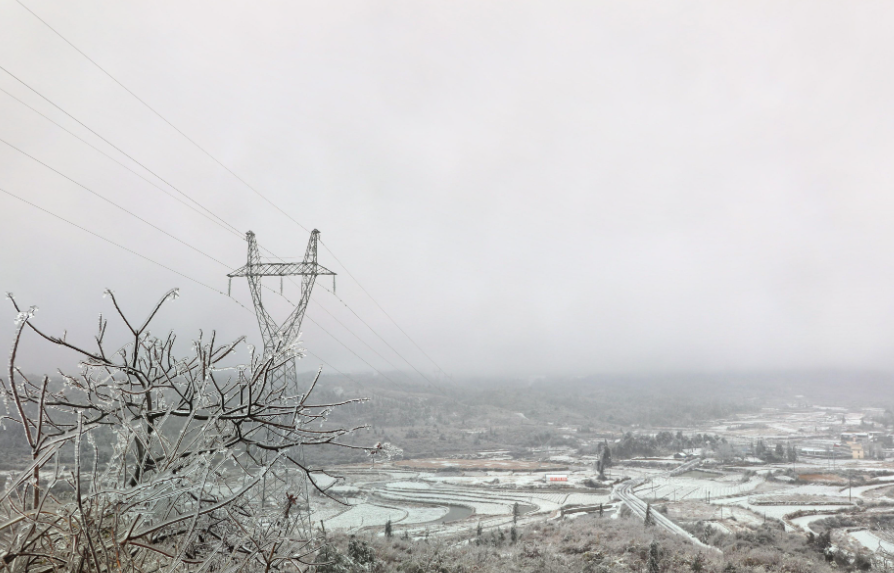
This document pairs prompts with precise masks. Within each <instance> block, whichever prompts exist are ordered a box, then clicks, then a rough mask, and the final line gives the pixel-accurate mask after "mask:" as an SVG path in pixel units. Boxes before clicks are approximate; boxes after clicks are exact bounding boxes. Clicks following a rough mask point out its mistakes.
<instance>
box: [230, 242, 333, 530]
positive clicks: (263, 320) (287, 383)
mask: <svg viewBox="0 0 894 573" xmlns="http://www.w3.org/2000/svg"><path fill="white" fill-rule="evenodd" d="M319 236H320V232H319V231H318V230H316V229H314V230H313V231H312V232H311V234H310V239H309V240H308V242H307V249H305V251H304V260H303V261H302V262H300V263H284V262H283V263H272V262H267V261H262V260H261V255H260V253H259V252H258V241H257V239H256V238H255V234H254V233H253V232H251V231H249V232H248V233H246V234H245V238H246V240H247V241H248V260H247V261H246V264H245V266H244V267H241V268H239V269H237V270H235V271H233V272H232V273H230V274H228V275H227V276H228V277H229V278H230V280H231V281H232V279H233V277H245V278H246V279H248V287H249V290H250V291H251V300H252V302H253V303H254V306H255V314H256V315H257V318H258V326H260V328H261V338H262V339H263V341H264V358H265V359H269V358H270V357H273V356H277V355H278V354H280V353H283V352H286V351H288V349H289V347H290V346H291V345H292V344H293V343H294V342H295V341H296V340H297V338H298V334H299V331H300V329H301V322H302V320H303V319H304V312H305V310H307V304H308V303H309V302H310V294H311V291H312V290H313V287H314V282H315V281H316V279H317V277H318V276H320V275H331V276H333V277H334V276H335V273H334V272H332V271H330V270H329V269H327V268H326V267H324V266H322V265H320V264H318V263H317V243H318V241H319ZM289 276H300V277H301V299H300V300H299V301H298V305H297V306H296V307H295V309H294V310H292V312H291V313H290V314H289V316H288V318H286V320H285V322H283V323H282V325H281V326H280V325H277V324H276V322H275V321H274V320H273V318H272V317H271V316H270V313H269V312H267V309H266V308H264V302H263V299H262V297H261V288H262V285H261V280H262V279H263V278H264V277H280V290H282V279H283V277H289ZM271 382H272V385H273V386H274V387H287V388H292V389H296V390H297V388H298V374H297V367H296V364H295V358H289V359H287V360H286V361H285V362H284V363H283V364H282V365H281V366H279V367H278V368H276V369H275V370H274V371H273V372H272V373H271ZM298 455H299V457H302V458H303V454H302V453H301V452H298ZM302 477H303V480H302V484H301V486H300V490H301V492H303V497H304V499H303V500H301V501H300V502H299V503H298V504H297V507H296V510H297V511H299V512H300V513H301V518H300V519H301V522H302V528H303V529H304V531H305V534H306V536H307V538H308V539H310V538H311V537H312V533H313V528H312V526H311V519H310V503H309V502H310V498H309V495H308V486H307V479H308V478H307V476H306V475H303V474H302ZM265 485H266V484H265ZM265 489H266V488H265Z"/></svg>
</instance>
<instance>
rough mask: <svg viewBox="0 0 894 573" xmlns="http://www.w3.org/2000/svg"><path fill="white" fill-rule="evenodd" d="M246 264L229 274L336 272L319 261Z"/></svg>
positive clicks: (282, 274)
mask: <svg viewBox="0 0 894 573" xmlns="http://www.w3.org/2000/svg"><path fill="white" fill-rule="evenodd" d="M250 267H251V268H249V265H245V266H244V267H241V268H239V269H236V270H235V271H233V272H231V273H229V274H228V275H227V276H228V277H230V278H233V277H247V276H256V277H290V276H297V275H304V276H308V275H314V276H317V275H334V274H335V273H334V272H332V271H330V270H329V269H327V268H326V267H324V266H323V265H320V264H317V263H305V262H301V263H266V262H265V263H260V264H257V265H251V266H250Z"/></svg>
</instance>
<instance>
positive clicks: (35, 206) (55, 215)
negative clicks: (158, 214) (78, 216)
mask: <svg viewBox="0 0 894 573" xmlns="http://www.w3.org/2000/svg"><path fill="white" fill-rule="evenodd" d="M0 191H2V192H3V193H6V194H7V195H9V196H10V197H12V198H13V199H18V200H19V201H21V202H22V203H25V204H27V205H31V206H32V207H34V208H35V209H39V210H41V211H43V212H44V213H46V214H47V215H51V216H53V217H55V218H57V219H59V220H60V221H64V222H66V223H68V224H69V225H71V226H72V227H77V228H78V229H80V230H82V231H84V232H85V233H90V234H91V235H93V236H94V237H96V238H98V239H102V240H103V241H105V242H107V243H109V244H111V245H114V246H116V247H118V248H119V249H122V250H124V251H127V252H128V253H130V254H132V255H136V256H138V257H140V258H141V259H144V260H146V261H149V262H150V263H152V264H153V265H157V266H159V267H161V268H163V269H165V270H168V271H171V272H172V273H174V274H176V275H180V276H181V277H183V278H185V279H187V280H190V281H192V282H194V283H196V284H198V285H201V286H203V287H205V288H207V289H209V290H212V291H214V292H216V293H218V294H222V295H223V296H225V297H227V298H229V299H230V300H232V301H233V302H235V303H236V304H238V305H239V306H241V307H242V308H244V309H245V310H248V307H246V306H245V305H244V304H242V303H241V302H239V301H238V300H236V299H235V298H233V297H231V296H228V295H227V294H226V293H224V292H223V291H219V290H217V289H216V288H214V287H213V286H211V285H208V284H206V283H203V282H202V281H200V280H198V279H194V278H192V277H191V276H189V275H186V274H183V273H181V272H180V271H178V270H175V269H172V268H171V267H169V266H167V265H165V264H163V263H160V262H158V261H156V260H155V259H150V258H149V257H147V256H146V255H142V254H140V253H138V252H136V251H134V250H132V249H129V248H127V247H125V246H124V245H122V244H120V243H116V242H115V241H113V240H111V239H107V238H106V237H103V236H102V235H100V234H98V233H94V232H93V231H91V230H90V229H87V228H86V227H82V226H80V225H78V224H77V223H75V222H73V221H69V220H68V219H66V218H65V217H62V216H61V215H57V214H56V213H53V212H52V211H49V210H47V209H44V208H43V207H41V206H40V205H37V204H35V203H32V202H31V201H28V200H27V199H23V198H22V197H19V196H18V195H16V194H14V193H11V192H10V191H7V190H6V189H3V188H2V187H0ZM249 312H251V311H249Z"/></svg>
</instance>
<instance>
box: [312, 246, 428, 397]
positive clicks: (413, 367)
mask: <svg viewBox="0 0 894 573" xmlns="http://www.w3.org/2000/svg"><path fill="white" fill-rule="evenodd" d="M322 242H323V241H320V243H322ZM323 246H325V245H323ZM326 250H327V251H328V250H329V249H326ZM329 253H330V254H331V253H332V251H329ZM333 256H334V255H333ZM342 267H344V265H342ZM345 270H346V271H347V269H345ZM357 284H358V285H359V284H360V283H357ZM320 288H322V289H323V290H324V291H326V292H328V293H329V294H331V295H332V296H334V297H335V298H336V299H337V300H338V302H340V303H342V304H343V305H344V307H345V308H346V309H348V310H349V311H350V312H351V314H353V315H354V316H355V317H357V320H359V321H360V322H362V323H363V324H364V326H366V328H368V329H369V330H370V331H371V332H372V333H373V334H375V335H376V336H377V337H378V338H379V340H381V341H382V342H384V343H385V346H387V347H388V348H390V349H391V350H392V352H394V353H395V354H397V355H398V356H400V358H401V360H403V361H404V362H406V363H407V364H408V365H409V366H410V368H412V369H413V370H415V371H416V373H418V374H419V375H420V376H422V378H423V379H424V380H425V381H426V382H428V383H429V384H430V385H432V386H434V385H435V383H434V382H432V381H431V380H429V379H428V376H426V375H425V374H423V373H422V372H421V371H420V370H419V369H418V368H416V366H415V365H413V363H411V362H410V361H409V360H407V359H406V358H404V356H403V355H402V354H401V353H400V352H398V351H397V350H396V349H395V348H394V347H393V346H391V344H389V343H388V341H387V340H385V339H384V338H382V336H381V335H380V334H379V333H378V332H376V331H375V329H373V327H372V326H370V325H369V323H367V322H366V321H365V320H363V319H362V318H361V317H360V315H359V314H357V313H356V312H355V311H354V309H353V308H351V307H350V306H349V305H348V303H346V302H345V301H344V300H342V298H341V297H340V296H338V295H337V294H335V293H334V292H332V291H331V290H329V289H328V288H326V287H324V286H320ZM361 288H363V287H361Z"/></svg>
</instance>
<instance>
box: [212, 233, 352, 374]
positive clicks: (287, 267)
mask: <svg viewBox="0 0 894 573" xmlns="http://www.w3.org/2000/svg"><path fill="white" fill-rule="evenodd" d="M319 236H320V232H319V231H318V230H316V229H314V230H313V231H312V232H311V234H310V240H308V241H307V249H305V251H304V260H303V261H302V262H300V263H271V262H267V261H262V260H261V255H260V254H259V253H258V241H257V239H256V238H255V234H254V233H253V232H251V231H249V232H248V233H246V234H245V238H246V240H247V241H248V261H247V262H246V264H245V266H244V267H242V268H239V269H237V270H235V271H233V272H232V273H230V274H228V275H227V276H228V277H229V278H230V280H232V279H233V278H234V277H245V278H247V279H248V288H249V290H250V291H251V300H252V302H253V303H254V306H255V314H256V315H257V318H258V326H260V327H261V338H262V339H263V340H264V357H265V358H269V357H271V356H275V355H277V354H279V353H280V352H283V351H284V350H285V349H287V348H288V347H289V345H291V344H292V343H293V342H295V340H296V339H297V338H298V334H299V331H300V329H301V321H302V320H303V319H304V311H305V310H307V303H308V302H310V293H311V291H312V290H313V288H314V282H315V281H316V280H317V277H318V276H320V275H330V276H333V277H334V276H335V273H334V272H332V271H330V270H329V269H327V268H326V267H324V266H322V265H320V264H318V263H317V242H318V241H319ZM291 276H300V277H301V299H300V300H299V301H298V306H296V307H295V309H294V310H293V311H292V312H291V314H289V317H288V318H287V319H286V320H285V322H283V323H282V326H279V325H277V324H276V321H274V320H273V318H272V317H271V316H270V313H269V312H267V309H266V308H264V301H263V299H262V297H261V279H262V278H263V277H279V278H280V283H279V284H280V293H281V292H282V280H283V277H291ZM273 382H274V383H276V382H282V383H289V382H297V380H296V367H295V359H294V358H293V359H290V360H287V361H286V363H285V364H283V365H282V366H281V367H280V368H277V369H276V370H275V371H274V373H273Z"/></svg>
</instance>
